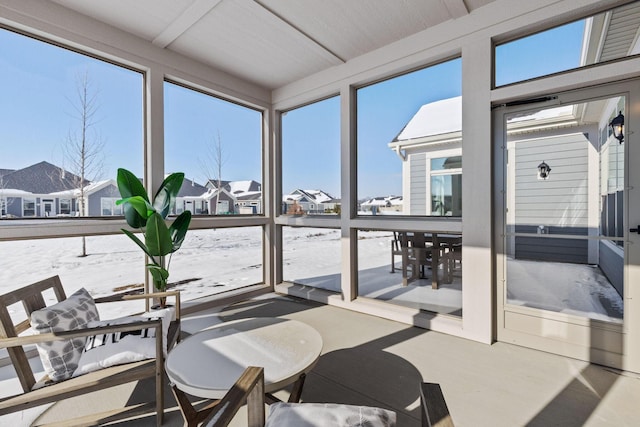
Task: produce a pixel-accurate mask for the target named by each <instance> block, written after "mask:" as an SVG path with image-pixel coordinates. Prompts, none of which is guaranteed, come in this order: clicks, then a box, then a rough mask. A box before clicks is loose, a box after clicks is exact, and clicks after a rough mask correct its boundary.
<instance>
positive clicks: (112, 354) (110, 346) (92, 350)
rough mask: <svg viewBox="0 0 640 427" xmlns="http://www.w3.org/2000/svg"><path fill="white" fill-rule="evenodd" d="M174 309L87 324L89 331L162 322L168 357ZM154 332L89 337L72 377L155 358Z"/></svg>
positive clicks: (152, 330)
mask: <svg viewBox="0 0 640 427" xmlns="http://www.w3.org/2000/svg"><path fill="white" fill-rule="evenodd" d="M173 313H174V309H172V308H165V309H162V310H154V311H152V312H149V313H144V314H141V315H140V316H127V317H121V318H118V319H112V320H103V321H97V322H90V323H89V324H88V325H87V326H88V327H90V328H93V327H98V326H109V325H122V324H127V323H132V322H137V321H145V320H151V319H161V320H162V344H163V346H164V354H165V355H166V354H167V333H168V331H169V325H170V323H171V320H172V318H173ZM155 338H156V330H155V328H148V329H141V330H137V331H131V332H115V333H112V334H102V335H95V336H91V337H88V338H87V340H86V345H85V347H84V349H83V351H82V356H81V357H80V361H79V362H78V368H77V369H76V370H75V372H74V373H73V376H74V377H77V376H79V375H83V374H87V373H89V372H93V371H97V370H99V369H103V368H108V367H109V366H115V365H121V364H123V363H130V362H137V361H140V360H145V359H154V358H155V357H156V339H155Z"/></svg>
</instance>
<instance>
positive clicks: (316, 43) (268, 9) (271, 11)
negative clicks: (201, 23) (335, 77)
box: [255, 0, 462, 63]
mask: <svg viewBox="0 0 640 427" xmlns="http://www.w3.org/2000/svg"><path fill="white" fill-rule="evenodd" d="M460 1H462V0H460ZM255 3H256V4H258V5H260V6H262V8H263V9H264V10H266V11H267V12H269V13H270V14H271V15H273V16H275V17H276V18H278V19H279V20H280V21H282V22H283V23H285V24H287V25H288V26H289V27H291V28H293V29H294V30H295V31H296V32H298V33H299V34H300V35H302V36H304V37H305V38H306V39H308V40H310V41H311V42H313V44H315V45H316V46H318V47H320V48H321V49H322V50H323V51H325V53H327V54H329V57H331V58H332V59H333V60H334V61H336V60H337V61H338V62H339V63H345V62H347V60H346V59H344V58H342V57H340V56H339V55H338V54H337V53H335V52H333V51H332V50H331V49H329V48H328V47H327V46H325V45H323V44H322V43H320V42H319V41H318V40H316V39H314V38H313V37H311V36H310V35H309V34H308V33H306V32H305V31H303V30H302V29H301V28H299V27H297V26H296V25H295V24H294V23H293V22H290V21H288V20H287V19H285V18H284V17H283V16H281V15H279V14H278V13H277V12H276V11H274V10H273V9H271V8H269V7H268V6H267V5H265V4H264V3H263V2H262V1H261V0H255Z"/></svg>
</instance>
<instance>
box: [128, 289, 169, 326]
mask: <svg viewBox="0 0 640 427" xmlns="http://www.w3.org/2000/svg"><path fill="white" fill-rule="evenodd" d="M163 297H174V298H175V301H176V319H180V291H167V292H152V293H148V294H139V295H125V296H123V297H122V299H123V300H124V301H132V300H139V299H146V300H150V299H153V298H163Z"/></svg>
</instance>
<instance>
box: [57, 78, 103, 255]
mask: <svg viewBox="0 0 640 427" xmlns="http://www.w3.org/2000/svg"><path fill="white" fill-rule="evenodd" d="M68 100H69V103H70V104H71V106H72V109H73V114H72V117H73V118H74V119H76V120H77V126H76V127H74V128H72V129H70V130H69V133H68V135H67V138H66V140H65V144H64V161H65V166H66V169H67V170H68V171H69V172H71V174H73V176H72V177H71V178H72V179H73V181H74V187H75V188H77V189H78V193H79V197H78V201H77V209H78V212H79V215H80V216H87V215H88V214H89V210H88V206H87V200H86V194H85V192H86V186H87V185H88V184H90V183H91V181H94V180H96V179H99V178H100V176H101V175H102V173H103V169H104V141H103V139H102V138H101V136H100V133H99V132H98V129H97V128H96V124H97V118H96V115H97V112H98V109H99V105H98V91H97V89H95V88H94V86H93V84H92V81H91V79H90V77H89V73H88V71H84V72H83V73H79V74H77V75H76V94H75V98H73V99H71V98H69V99H68ZM86 255H87V245H86V239H85V238H84V236H83V237H82V255H81V256H86Z"/></svg>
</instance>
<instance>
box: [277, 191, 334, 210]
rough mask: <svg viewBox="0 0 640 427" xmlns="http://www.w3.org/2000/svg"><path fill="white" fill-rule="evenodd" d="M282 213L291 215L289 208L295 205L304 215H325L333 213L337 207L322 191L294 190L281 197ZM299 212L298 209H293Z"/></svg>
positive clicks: (330, 197) (332, 199)
mask: <svg viewBox="0 0 640 427" xmlns="http://www.w3.org/2000/svg"><path fill="white" fill-rule="evenodd" d="M282 204H283V213H288V212H289V213H291V212H292V209H291V206H292V205H294V204H296V205H298V206H300V209H302V211H303V212H304V213H306V214H312V215H313V214H326V213H333V212H335V210H336V208H337V207H338V206H339V205H338V202H337V201H336V199H335V198H334V197H333V196H331V195H330V194H329V193H327V192H325V191H322V190H301V189H299V188H298V189H296V190H294V191H292V192H291V193H289V194H286V195H284V196H283V197H282ZM294 210H295V211H296V212H299V209H294Z"/></svg>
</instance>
